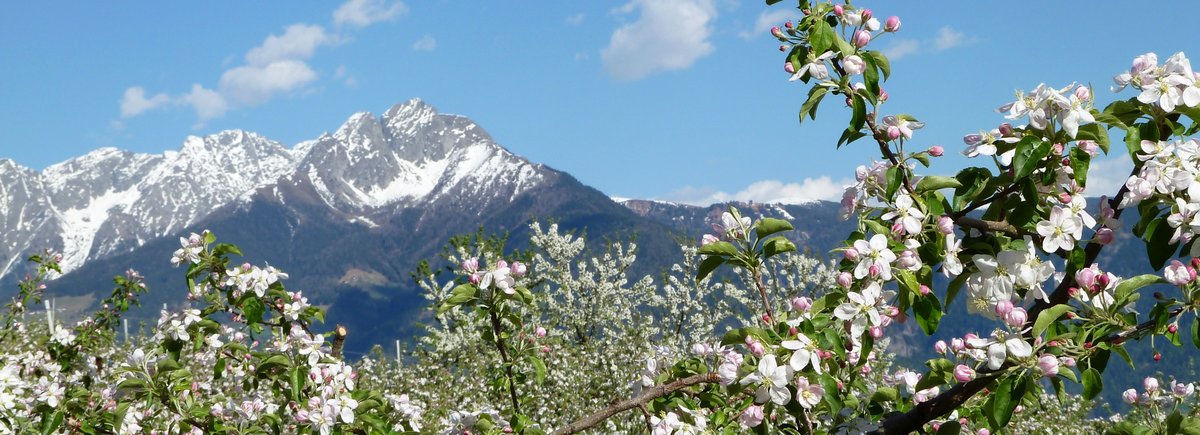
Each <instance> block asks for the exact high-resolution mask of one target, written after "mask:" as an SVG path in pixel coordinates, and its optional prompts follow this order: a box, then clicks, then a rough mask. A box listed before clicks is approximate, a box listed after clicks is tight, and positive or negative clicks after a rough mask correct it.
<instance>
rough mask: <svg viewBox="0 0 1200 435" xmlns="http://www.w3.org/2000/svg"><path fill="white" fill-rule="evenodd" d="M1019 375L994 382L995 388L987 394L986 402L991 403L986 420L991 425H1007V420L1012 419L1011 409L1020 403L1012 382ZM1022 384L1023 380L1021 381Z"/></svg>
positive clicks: (1017, 378)
mask: <svg viewBox="0 0 1200 435" xmlns="http://www.w3.org/2000/svg"><path fill="white" fill-rule="evenodd" d="M1019 380H1020V378H1019V377H1008V378H1004V379H1003V380H1001V381H1000V382H999V383H998V384H996V389H995V390H993V391H992V394H991V395H989V397H990V398H991V399H990V400H988V402H989V403H990V404H991V406H990V407H989V408H990V411H991V412H989V413H987V414H988V422H990V423H991V424H992V426H993V427H997V428H1000V427H1004V426H1007V425H1008V421H1009V420H1010V419H1012V413H1013V410H1014V409H1016V408H1017V404H1019V403H1021V398H1020V397H1017V395H1016V394H1015V391H1014V390H1015V389H1016V388H1014V387H1015V386H1014V383H1015V382H1016V381H1019ZM1021 385H1024V382H1022V383H1021Z"/></svg>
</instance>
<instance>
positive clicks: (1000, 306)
mask: <svg viewBox="0 0 1200 435" xmlns="http://www.w3.org/2000/svg"><path fill="white" fill-rule="evenodd" d="M1012 310H1013V303H1012V301H1000V302H998V303H996V315H998V316H1000V317H1001V318H1003V317H1007V316H1008V314H1009V313H1012Z"/></svg>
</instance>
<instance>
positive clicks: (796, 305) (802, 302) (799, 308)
mask: <svg viewBox="0 0 1200 435" xmlns="http://www.w3.org/2000/svg"><path fill="white" fill-rule="evenodd" d="M847 275H848V274H847ZM839 278H840V277H839ZM812 303H813V300H812V299H810V298H807V297H803V296H802V297H795V298H792V309H793V310H795V311H796V312H800V313H804V312H808V309H809V308H812Z"/></svg>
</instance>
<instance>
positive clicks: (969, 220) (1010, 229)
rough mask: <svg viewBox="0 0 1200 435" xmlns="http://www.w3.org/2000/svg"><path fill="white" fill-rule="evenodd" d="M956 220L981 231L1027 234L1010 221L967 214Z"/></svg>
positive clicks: (959, 223)
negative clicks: (980, 217) (976, 217)
mask: <svg viewBox="0 0 1200 435" xmlns="http://www.w3.org/2000/svg"><path fill="white" fill-rule="evenodd" d="M955 222H956V223H958V225H959V226H962V227H967V228H974V229H977V230H980V231H988V232H993V233H995V232H1000V233H1005V234H1008V235H1011V236H1016V237H1021V236H1024V235H1026V234H1025V233H1024V232H1022V231H1021V229H1020V228H1017V227H1015V226H1013V224H1010V223H1008V222H1001V221H989V220H983V219H975V218H973V217H966V216H963V217H960V218H958V219H956V220H955ZM1035 238H1038V237H1036V236H1035Z"/></svg>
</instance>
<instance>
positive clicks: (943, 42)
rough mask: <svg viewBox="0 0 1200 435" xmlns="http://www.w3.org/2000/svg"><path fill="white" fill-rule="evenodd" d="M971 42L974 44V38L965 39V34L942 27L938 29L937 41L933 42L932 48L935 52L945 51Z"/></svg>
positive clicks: (948, 27)
mask: <svg viewBox="0 0 1200 435" xmlns="http://www.w3.org/2000/svg"><path fill="white" fill-rule="evenodd" d="M972 42H975V38H972V37H967V35H966V34H965V33H963V32H959V31H957V30H954V29H953V28H951V27H950V26H942V28H940V29H938V34H937V39H934V40H933V48H934V49H935V50H937V51H945V50H949V49H951V48H954V47H958V46H962V45H965V44H970V43H972Z"/></svg>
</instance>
